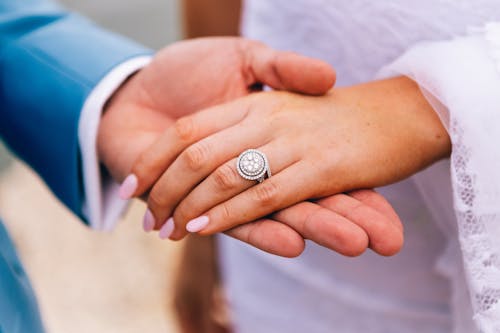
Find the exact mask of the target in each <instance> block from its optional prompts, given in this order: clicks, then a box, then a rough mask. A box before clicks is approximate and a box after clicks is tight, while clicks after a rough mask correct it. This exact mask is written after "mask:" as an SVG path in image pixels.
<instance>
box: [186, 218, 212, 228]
mask: <svg viewBox="0 0 500 333" xmlns="http://www.w3.org/2000/svg"><path fill="white" fill-rule="evenodd" d="M208 222H209V219H208V216H200V217H197V218H195V219H192V220H191V221H189V222H188V224H187V225H186V230H187V231H189V232H198V231H201V230H203V229H204V228H205V227H206V226H207V224H208Z"/></svg>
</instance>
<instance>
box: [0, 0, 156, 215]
mask: <svg viewBox="0 0 500 333" xmlns="http://www.w3.org/2000/svg"><path fill="white" fill-rule="evenodd" d="M150 53H151V51H150V50H148V49H146V48H144V47H142V46H140V45H138V44H135V43H134V42H131V41H129V40H127V39H125V38H123V37H120V36H118V35H115V34H113V33H110V32H107V31H104V30H102V29H100V28H99V27H97V26H96V25H94V24H93V23H92V22H89V21H88V20H86V19H85V18H83V17H81V16H79V15H76V14H74V13H71V12H68V11H66V10H64V9H62V8H61V7H59V6H57V5H56V4H54V3H52V2H49V1H42V0H40V1H38V0H0V136H1V137H2V139H3V140H4V141H5V142H6V144H7V146H9V147H10V149H11V150H12V151H14V153H15V154H17V155H18V156H19V157H20V158H21V159H23V160H24V161H25V162H26V163H28V164H29V165H30V166H31V167H32V168H33V169H34V170H35V171H36V172H37V173H38V174H39V175H41V177H42V178H43V179H44V181H45V182H46V183H47V184H48V186H49V187H50V188H51V190H52V191H53V192H54V193H55V194H56V196H57V197H58V198H59V199H60V200H61V201H62V202H63V203H64V204H65V205H66V206H67V207H69V208H70V209H71V210H72V211H73V212H74V213H75V214H76V215H78V216H79V217H81V218H83V214H82V202H83V199H84V198H83V195H84V194H83V193H84V191H83V185H82V172H81V165H80V152H79V146H78V121H79V117H80V112H81V109H82V106H83V104H84V102H85V99H86V97H87V96H88V94H89V93H90V92H91V90H92V89H93V87H94V86H95V85H97V83H98V82H99V81H100V80H101V79H102V78H103V77H104V76H105V75H106V73H107V72H109V71H110V70H111V69H112V68H113V67H115V66H116V65H118V64H120V63H122V62H123V61H126V60H127V59H129V58H131V57H135V56H139V55H143V54H150Z"/></svg>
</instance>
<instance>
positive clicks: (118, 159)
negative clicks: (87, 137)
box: [98, 37, 335, 181]
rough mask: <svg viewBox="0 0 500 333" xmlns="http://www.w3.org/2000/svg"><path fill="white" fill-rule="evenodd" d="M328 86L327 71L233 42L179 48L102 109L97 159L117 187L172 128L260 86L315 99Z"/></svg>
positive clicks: (166, 52)
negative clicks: (150, 148) (189, 116)
mask: <svg viewBox="0 0 500 333" xmlns="http://www.w3.org/2000/svg"><path fill="white" fill-rule="evenodd" d="M334 83H335V72H334V70H333V69H332V67H331V66H329V65H328V64H326V63H324V62H322V61H319V60H315V59H311V58H306V57H303V56H299V55H296V54H293V53H290V52H279V51H275V50H272V49H270V48H268V47H267V46H265V45H263V44H261V43H259V42H255V41H250V40H245V39H241V38H236V37H234V38H233V37H224V38H201V39H194V40H189V41H184V42H178V43H175V44H172V45H171V46H168V47H166V48H165V49H163V50H161V51H160V52H158V54H157V55H156V56H155V57H154V59H153V61H152V62H151V63H150V64H149V65H148V66H147V67H146V68H144V69H143V70H141V71H139V72H138V73H137V74H136V75H134V76H133V77H131V78H130V79H129V80H128V82H126V83H125V84H124V85H123V86H122V87H121V88H120V89H119V91H118V92H117V93H116V94H115V95H114V96H113V98H112V99H111V100H110V102H109V103H108V106H107V108H106V110H105V113H104V115H103V117H102V120H101V124H100V128H99V136H98V152H99V157H100V160H101V161H102V163H103V164H104V165H105V166H106V167H107V168H108V170H109V172H110V173H111V175H112V176H113V177H114V178H115V179H116V180H118V181H121V180H123V178H124V177H125V176H126V175H127V174H128V173H129V171H130V169H131V167H132V164H133V162H134V161H135V160H136V158H137V157H138V156H139V155H140V154H141V153H142V152H143V151H145V150H146V148H148V147H149V146H150V145H151V144H152V143H153V141H155V139H156V138H157V137H158V136H159V135H160V133H162V132H163V131H164V130H165V129H166V128H167V127H168V126H169V125H171V124H172V123H173V121H174V120H175V119H177V118H179V117H181V116H185V115H188V114H191V113H193V112H196V111H198V110H201V109H204V108H206V107H209V106H212V105H216V104H219V103H224V102H227V101H229V100H232V99H235V98H238V97H242V96H245V95H247V94H249V93H251V92H252V91H254V90H255V89H258V88H259V87H261V86H262V85H263V84H264V85H268V86H271V87H272V88H274V89H278V90H288V91H293V92H299V93H304V94H310V95H322V94H324V93H326V92H327V91H328V90H329V89H330V88H331V87H332V86H333V84H334Z"/></svg>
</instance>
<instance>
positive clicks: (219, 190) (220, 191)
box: [172, 141, 298, 239]
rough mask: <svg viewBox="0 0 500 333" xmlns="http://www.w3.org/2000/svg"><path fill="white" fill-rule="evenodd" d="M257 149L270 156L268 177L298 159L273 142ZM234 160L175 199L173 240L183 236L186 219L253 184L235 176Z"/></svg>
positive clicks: (253, 183) (199, 214)
mask: <svg viewBox="0 0 500 333" xmlns="http://www.w3.org/2000/svg"><path fill="white" fill-rule="evenodd" d="M258 150H259V151H260V152H262V153H264V154H265V155H266V156H272V157H273V163H272V166H271V173H272V174H276V173H279V172H280V171H281V170H283V169H285V168H287V167H289V166H290V165H292V164H293V163H295V162H296V161H297V160H298V156H295V155H294V154H293V152H290V151H289V150H285V149H283V144H282V143H280V142H279V141H273V142H271V143H269V144H267V145H265V146H263V147H259V148H258ZM238 153H239V152H238ZM236 161H237V160H236V159H232V160H230V161H229V162H226V163H224V164H223V165H221V166H220V167H219V168H217V169H216V170H215V171H214V172H213V173H211V174H210V175H209V176H208V177H206V178H205V179H204V180H203V181H202V182H201V183H199V184H198V185H197V186H196V187H195V188H194V189H193V190H192V191H191V192H190V193H189V194H187V196H186V197H181V198H179V201H180V203H179V204H178V206H177V207H176V208H175V212H174V215H173V216H174V221H175V222H176V226H177V227H176V232H175V233H174V234H173V235H172V237H173V239H177V237H182V236H184V234H185V232H186V231H185V230H186V229H185V226H186V224H187V223H188V222H189V221H190V220H192V219H194V218H196V217H198V216H201V215H202V214H203V213H205V212H207V211H209V210H210V209H211V208H212V207H215V206H217V205H218V204H220V203H223V202H224V201H227V200H229V199H231V198H232V197H234V196H235V195H237V194H239V193H241V192H243V191H245V190H246V189H248V188H250V187H252V186H254V185H255V181H250V180H246V179H244V178H243V177H241V176H240V175H239V174H238V171H237V166H236ZM181 200H182V201H181Z"/></svg>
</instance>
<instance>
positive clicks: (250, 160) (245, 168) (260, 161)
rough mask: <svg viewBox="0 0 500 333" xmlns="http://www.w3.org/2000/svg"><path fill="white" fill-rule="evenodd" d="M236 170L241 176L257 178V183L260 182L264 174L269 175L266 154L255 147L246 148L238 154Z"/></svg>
mask: <svg viewBox="0 0 500 333" xmlns="http://www.w3.org/2000/svg"><path fill="white" fill-rule="evenodd" d="M236 170H238V173H239V174H240V176H241V177H243V178H245V179H248V180H257V181H258V182H259V183H262V182H263V181H264V179H266V176H267V178H269V177H271V169H270V168H269V162H268V161H267V157H266V155H265V154H264V153H262V152H260V151H258V150H256V149H248V150H245V151H244V152H243V153H241V154H240V156H239V157H238V160H237V161H236Z"/></svg>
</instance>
